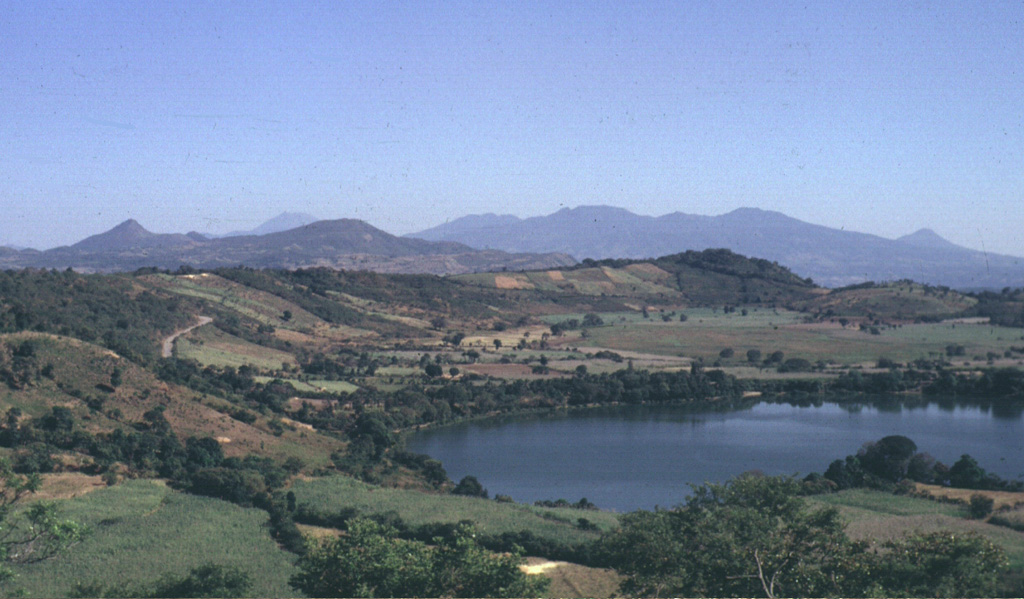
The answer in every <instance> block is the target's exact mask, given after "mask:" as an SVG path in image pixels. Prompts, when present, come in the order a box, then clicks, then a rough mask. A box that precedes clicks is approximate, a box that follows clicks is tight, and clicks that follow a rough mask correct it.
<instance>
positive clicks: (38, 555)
mask: <svg viewBox="0 0 1024 599" xmlns="http://www.w3.org/2000/svg"><path fill="white" fill-rule="evenodd" d="M38 488H39V478H38V476H35V475H29V476H22V475H19V474H16V473H15V472H14V470H13V469H12V467H11V465H10V462H8V461H7V460H6V459H3V458H0V590H3V585H4V584H5V583H8V582H10V580H11V579H12V578H14V572H13V571H12V570H11V569H10V568H9V565H10V564H32V563H38V562H42V561H45V560H48V559H50V558H52V557H54V556H56V555H57V554H58V553H60V552H61V551H63V550H65V549H67V548H68V547H70V546H72V545H75V544H77V543H79V542H81V540H82V539H83V538H84V537H85V535H86V534H87V530H86V528H85V527H83V526H82V525H80V524H78V523H77V522H74V521H73V520H65V519H62V518H61V517H60V514H59V512H58V510H57V506H56V505H55V504H53V503H47V502H36V503H33V504H31V505H30V506H28V508H27V509H23V510H15V505H16V504H17V503H19V502H20V501H22V500H23V499H25V497H26V496H27V495H29V494H31V493H34V492H35V491H36V490H38Z"/></svg>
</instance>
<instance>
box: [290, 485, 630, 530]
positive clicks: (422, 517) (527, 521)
mask: <svg viewBox="0 0 1024 599" xmlns="http://www.w3.org/2000/svg"><path fill="white" fill-rule="evenodd" d="M292 491H294V492H295V497H296V499H297V501H298V503H300V504H301V503H309V504H311V505H314V506H317V507H319V508H320V509H323V510H327V511H340V510H341V509H343V508H347V507H354V508H357V509H359V511H360V512H361V513H363V514H373V513H380V512H386V511H391V510H394V511H395V512H397V513H398V514H399V515H400V516H401V517H402V519H403V520H405V522H407V523H408V524H411V525H419V524H428V523H432V522H458V521H459V520H472V521H473V522H475V523H476V525H477V529H478V530H479V531H480V532H483V533H487V534H501V533H503V532H517V531H520V530H528V531H530V532H532V533H534V534H535V535H537V536H540V537H544V538H548V539H552V540H556V541H559V542H562V543H579V542H583V541H590V540H594V539H596V538H597V536H598V533H596V532H593V531H586V530H581V529H580V528H578V527H577V526H576V521H577V519H578V518H586V519H588V520H590V521H591V522H592V523H594V524H595V525H597V526H598V528H599V529H601V530H609V529H611V528H613V527H614V526H616V525H617V523H618V516H616V515H615V514H612V513H610V512H599V511H584V510H572V509H549V508H538V507H535V506H530V505H522V504H510V503H499V502H497V501H494V500H489V499H479V498H475V497H460V496H452V495H431V494H427V493H420V492H417V491H407V490H401V489H386V488H381V487H375V486H372V485H368V484H366V483H363V482H360V481H357V480H355V479H352V478H349V477H345V476H330V477H325V478H317V479H312V480H300V481H296V482H295V484H294V485H293V487H292Z"/></svg>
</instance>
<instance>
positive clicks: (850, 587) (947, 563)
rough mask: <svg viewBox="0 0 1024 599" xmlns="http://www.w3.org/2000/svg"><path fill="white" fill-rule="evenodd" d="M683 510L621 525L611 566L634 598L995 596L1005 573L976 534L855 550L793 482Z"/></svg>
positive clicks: (707, 491)
mask: <svg viewBox="0 0 1024 599" xmlns="http://www.w3.org/2000/svg"><path fill="white" fill-rule="evenodd" d="M693 491H694V492H693V495H692V496H691V497H690V499H689V500H688V501H687V503H686V504H685V505H683V506H680V507H677V508H675V509H672V510H660V511H655V512H646V511H639V512H633V513H630V514H626V515H625V516H623V517H622V526H621V528H620V529H619V530H616V531H614V532H612V533H608V534H606V535H605V536H604V537H603V538H602V541H603V543H602V544H603V547H604V548H605V550H606V560H607V561H608V563H610V564H611V565H612V566H613V567H614V568H615V569H616V570H618V571H619V573H620V574H623V575H624V576H625V577H626V578H625V580H624V582H623V583H622V587H621V590H622V591H623V592H624V593H629V594H633V595H648V596H665V595H688V596H693V595H701V596H720V597H753V596H764V597H775V596H778V595H787V596H836V595H845V596H871V597H875V596H894V597H917V596H930V597H935V596H939V597H954V596H992V595H994V594H995V593H996V592H997V591H999V587H998V584H999V575H1000V573H1001V571H1002V569H1003V568H1004V567H1005V565H1006V558H1005V554H1004V553H1003V552H1002V550H1001V549H999V548H998V547H996V546H995V545H993V544H992V543H991V542H990V541H988V540H987V539H984V538H982V537H980V536H978V535H976V534H973V533H966V534H965V533H961V532H957V533H955V534H954V533H952V532H936V533H929V534H915V535H913V536H910V537H908V538H903V539H897V540H893V541H888V542H885V543H883V544H881V546H880V547H878V548H871V547H869V546H868V544H866V543H861V542H852V541H850V540H849V538H848V537H847V536H846V533H845V532H844V530H843V523H842V521H841V520H840V518H839V514H838V512H837V511H836V510H835V509H834V508H819V509H811V508H809V506H808V505H807V504H806V502H805V500H804V499H803V498H802V497H801V496H800V494H801V493H802V492H803V491H804V488H803V487H802V485H801V483H799V482H798V481H795V480H793V479H792V478H789V477H764V476H755V475H743V476H740V477H739V478H735V479H733V480H731V481H729V482H727V483H725V484H723V485H714V484H709V485H704V486H701V487H694V490H693Z"/></svg>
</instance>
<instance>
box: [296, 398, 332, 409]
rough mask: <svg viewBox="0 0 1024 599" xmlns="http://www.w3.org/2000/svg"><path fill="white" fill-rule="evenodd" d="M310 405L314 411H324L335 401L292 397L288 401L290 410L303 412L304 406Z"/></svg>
mask: <svg viewBox="0 0 1024 599" xmlns="http://www.w3.org/2000/svg"><path fill="white" fill-rule="evenodd" d="M304 403H308V404H309V405H310V406H312V407H313V409H314V410H323V409H324V408H326V407H328V406H330V405H331V404H332V403H334V400H333V399H306V398H304V397H292V398H290V399H289V400H288V409H289V410H293V411H294V410H301V409H302V404H304Z"/></svg>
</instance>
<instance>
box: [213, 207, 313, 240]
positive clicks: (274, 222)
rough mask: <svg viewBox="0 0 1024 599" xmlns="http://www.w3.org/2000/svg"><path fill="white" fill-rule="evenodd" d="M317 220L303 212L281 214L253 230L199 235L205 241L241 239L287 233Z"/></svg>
mask: <svg viewBox="0 0 1024 599" xmlns="http://www.w3.org/2000/svg"><path fill="white" fill-rule="evenodd" d="M318 220H320V219H319V218H317V217H315V216H313V215H312V214H305V213H303V212H282V213H281V214H278V215H277V216H275V217H274V218H272V219H270V220H268V221H267V222H265V223H263V224H262V225H260V226H258V227H256V228H255V229H249V230H247V231H231V232H230V233H224V234H222V235H217V234H215V233H201V235H202V236H203V237H206V238H207V239H219V238H221V237H241V236H242V235H267V234H268V233H280V232H281V231H287V230H288V229H295V228H298V227H302V226H305V225H310V224H313V223H315V222H316V221H318Z"/></svg>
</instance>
